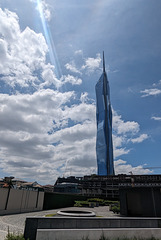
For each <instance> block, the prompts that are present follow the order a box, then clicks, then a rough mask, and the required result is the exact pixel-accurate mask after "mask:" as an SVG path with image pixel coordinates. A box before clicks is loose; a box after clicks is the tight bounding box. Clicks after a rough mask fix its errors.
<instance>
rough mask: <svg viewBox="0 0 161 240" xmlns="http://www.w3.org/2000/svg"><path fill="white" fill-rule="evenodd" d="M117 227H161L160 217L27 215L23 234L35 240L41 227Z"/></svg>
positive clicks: (61, 229) (48, 228) (79, 228)
mask: <svg viewBox="0 0 161 240" xmlns="http://www.w3.org/2000/svg"><path fill="white" fill-rule="evenodd" d="M119 228H121V229H123V228H126V229H129V230H130V228H132V229H133V228H135V229H140V231H141V229H142V228H144V231H146V229H147V228H155V229H157V228H160V229H161V218H97V217H50V218H49V217H27V218H26V225H25V232H24V236H25V239H27V238H29V239H30V240H35V239H36V234H37V232H40V229H41V232H43V229H44V230H45V229H46V230H45V231H46V232H47V231H48V232H50V231H51V230H52V229H53V230H54V229H55V230H56V229H57V230H58V229H59V231H63V230H67V229H70V230H71V229H72V230H74V229H75V230H76V229H77V230H80V231H82V230H83V229H88V230H89V229H91V231H92V229H100V230H101V229H117V230H118V229H119ZM160 233H161V232H160ZM71 234H72V232H71ZM82 237H83V236H82ZM160 237H161V235H160ZM46 239H47V238H46ZM49 239H50V238H49ZM61 240H63V239H61Z"/></svg>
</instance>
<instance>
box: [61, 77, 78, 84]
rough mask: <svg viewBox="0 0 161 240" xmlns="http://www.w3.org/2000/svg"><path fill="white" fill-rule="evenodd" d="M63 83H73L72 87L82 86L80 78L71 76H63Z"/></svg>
mask: <svg viewBox="0 0 161 240" xmlns="http://www.w3.org/2000/svg"><path fill="white" fill-rule="evenodd" d="M61 81H62V83H71V84H72V85H80V84H82V79H81V78H78V77H74V76H72V75H70V74H68V75H63V76H62V77H61Z"/></svg>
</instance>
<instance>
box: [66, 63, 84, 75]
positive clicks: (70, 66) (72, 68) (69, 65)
mask: <svg viewBox="0 0 161 240" xmlns="http://www.w3.org/2000/svg"><path fill="white" fill-rule="evenodd" d="M65 67H66V69H67V70H70V71H71V72H74V73H79V74H81V72H80V71H79V70H78V69H77V68H76V66H75V63H74V61H72V62H71V63H66V64H65Z"/></svg>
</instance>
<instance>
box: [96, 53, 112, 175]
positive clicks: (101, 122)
mask: <svg viewBox="0 0 161 240" xmlns="http://www.w3.org/2000/svg"><path fill="white" fill-rule="evenodd" d="M95 89H96V118H97V139H96V155H97V168H98V175H106V176H107V175H113V174H114V166H113V143H112V110H111V103H110V88H109V83H108V79H107V74H106V71H105V61H104V53H103V73H102V75H101V77H100V79H99V80H98V82H97V84H96V87H95Z"/></svg>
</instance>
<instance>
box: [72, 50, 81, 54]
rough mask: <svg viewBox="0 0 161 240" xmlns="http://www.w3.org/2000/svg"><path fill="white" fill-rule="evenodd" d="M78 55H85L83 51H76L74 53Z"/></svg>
mask: <svg viewBox="0 0 161 240" xmlns="http://www.w3.org/2000/svg"><path fill="white" fill-rule="evenodd" d="M74 53H75V54H76V55H77V54H78V55H82V54H83V51H82V50H76V51H75V52H74Z"/></svg>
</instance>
